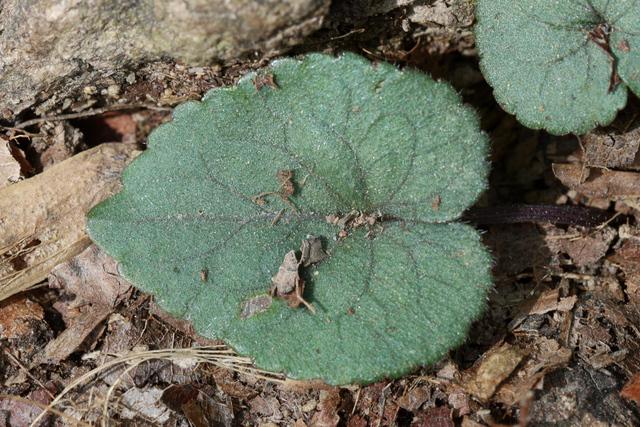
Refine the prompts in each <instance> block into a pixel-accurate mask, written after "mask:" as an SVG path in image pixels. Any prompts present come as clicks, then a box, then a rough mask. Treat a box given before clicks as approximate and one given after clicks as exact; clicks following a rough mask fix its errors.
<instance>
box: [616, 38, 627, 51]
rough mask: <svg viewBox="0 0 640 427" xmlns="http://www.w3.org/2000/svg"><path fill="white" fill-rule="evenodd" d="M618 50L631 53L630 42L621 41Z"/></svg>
mask: <svg viewBox="0 0 640 427" xmlns="http://www.w3.org/2000/svg"><path fill="white" fill-rule="evenodd" d="M618 49H620V50H621V51H623V52H629V41H628V40H627V39H622V40H620V43H618Z"/></svg>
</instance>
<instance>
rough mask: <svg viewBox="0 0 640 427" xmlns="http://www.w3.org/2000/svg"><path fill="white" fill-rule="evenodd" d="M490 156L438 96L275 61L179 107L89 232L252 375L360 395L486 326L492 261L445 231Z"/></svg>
mask: <svg viewBox="0 0 640 427" xmlns="http://www.w3.org/2000/svg"><path fill="white" fill-rule="evenodd" d="M262 85H265V86H264V87H261V86H262ZM257 88H260V89H257ZM486 153H487V137H486V136H485V135H483V134H482V133H481V132H480V131H479V129H478V118H477V116H476V114H475V112H474V111H473V110H472V109H471V108H469V107H466V106H463V105H461V103H460V100H459V97H458V96H457V94H456V93H455V91H454V90H453V89H452V88H451V87H450V86H449V85H447V84H445V83H436V82H434V81H433V80H431V79H430V78H428V77H427V76H425V75H423V74H420V73H416V72H412V71H404V72H403V71H399V70H397V69H396V68H394V67H393V66H391V65H388V64H371V63H370V62H368V61H366V60H365V59H363V58H360V57H358V56H356V55H352V54H347V55H344V56H341V57H339V58H334V57H332V56H327V55H310V56H308V57H307V58H306V59H304V60H302V61H299V60H291V59H287V60H281V61H278V62H276V63H273V64H272V66H271V68H270V70H269V71H268V72H267V73H263V74H262V75H256V74H252V75H249V76H247V77H245V78H244V79H243V80H241V82H240V83H239V84H238V86H237V87H234V88H222V89H215V90H212V91H211V92H209V93H208V94H207V96H206V97H205V98H204V100H203V101H202V102H188V103H186V104H183V105H181V106H179V107H178V108H177V109H176V110H175V112H174V119H173V121H171V122H168V123H166V124H164V125H162V126H160V127H159V128H158V129H157V130H156V131H154V132H153V134H152V135H151V136H150V137H149V148H148V150H147V151H146V152H144V153H143V154H142V155H140V156H139V157H138V158H137V159H136V160H135V161H134V162H133V163H132V164H131V166H129V167H128V168H127V169H126V170H125V172H124V174H123V180H124V184H125V188H124V190H123V191H121V192H120V193H119V194H117V195H116V196H114V197H112V198H111V199H109V200H107V201H105V202H104V203H102V204H100V205H98V206H97V207H95V208H94V209H93V210H92V211H91V213H90V215H89V218H88V220H87V226H88V230H89V233H90V235H91V238H92V239H93V240H94V241H95V242H96V243H98V244H99V245H100V246H101V247H102V248H103V249H105V250H106V251H107V252H108V253H109V254H110V255H111V256H113V257H114V258H115V259H117V260H119V261H120V262H121V272H122V274H123V275H124V276H125V277H126V278H128V279H129V280H131V281H132V282H133V283H134V284H135V285H136V286H138V287H139V288H141V289H142V290H144V291H146V292H150V293H153V294H156V295H157V298H158V302H159V304H160V305H161V306H162V307H163V308H164V309H166V310H167V311H168V312H170V313H172V314H174V315H178V316H182V317H185V318H188V319H191V320H193V322H194V324H195V328H196V330H197V331H198V332H199V333H201V334H203V335H204V336H207V337H218V338H224V339H226V340H227V342H228V343H229V344H230V345H231V346H232V347H234V348H235V349H236V350H237V351H238V352H239V353H241V354H245V355H250V356H251V357H253V358H254V360H255V363H256V364H257V365H258V366H260V367H262V368H265V369H268V370H272V371H285V372H286V373H287V375H289V376H291V377H293V378H299V379H315V378H321V379H324V380H325V381H326V382H327V383H330V384H344V383H349V382H354V381H360V382H370V381H373V380H375V379H377V378H380V377H382V376H384V375H390V376H398V375H401V374H402V373H405V372H407V371H408V370H409V369H411V368H412V367H414V366H416V365H419V364H428V363H432V362H435V361H436V360H438V358H440V357H442V356H443V355H444V354H445V353H446V352H447V351H448V349H449V348H451V347H452V346H455V345H459V344H460V343H461V342H462V341H463V340H464V338H465V335H466V332H467V330H468V328H469V325H470V323H471V321H472V319H474V318H475V317H477V316H478V315H479V314H480V313H481V312H482V309H483V307H484V304H485V297H486V292H487V289H488V288H489V287H490V286H491V277H490V273H489V265H490V256H489V255H488V254H487V252H486V250H485V248H484V247H483V245H482V244H481V243H480V241H479V236H478V233H477V232H476V231H475V230H474V229H473V228H472V227H470V226H468V225H465V224H460V223H448V221H450V220H453V219H455V218H457V217H458V216H459V215H460V214H461V213H462V211H463V210H464V209H465V208H466V207H468V206H469V205H470V204H472V203H473V202H474V201H475V200H476V199H477V198H478V197H479V195H480V194H481V192H482V191H483V189H484V186H485V180H486V174H487V170H488V165H487V163H486V161H485V155H486ZM311 236H313V237H311ZM316 237H318V238H319V240H318V239H317V238H316ZM291 251H295V252H293V253H291ZM301 252H302V253H301ZM325 252H326V256H325ZM272 278H273V279H272ZM296 291H299V292H300V296H299V297H298V294H297V293H296ZM293 307H295V308H293Z"/></svg>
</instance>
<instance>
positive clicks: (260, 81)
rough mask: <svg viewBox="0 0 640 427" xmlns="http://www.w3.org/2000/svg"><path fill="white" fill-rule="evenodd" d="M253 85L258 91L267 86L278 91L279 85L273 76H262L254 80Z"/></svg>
mask: <svg viewBox="0 0 640 427" xmlns="http://www.w3.org/2000/svg"><path fill="white" fill-rule="evenodd" d="M253 85H254V86H255V87H256V90H260V89H262V88H263V87H265V86H269V87H270V88H272V89H278V85H277V84H276V82H275V81H274V80H273V74H260V75H259V76H255V77H254V78H253Z"/></svg>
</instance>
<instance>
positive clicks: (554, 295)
mask: <svg viewBox="0 0 640 427" xmlns="http://www.w3.org/2000/svg"><path fill="white" fill-rule="evenodd" d="M559 297H560V290H559V289H557V288H556V289H550V290H548V291H544V292H543V293H541V294H540V295H539V296H538V297H537V298H531V299H528V300H526V301H524V302H523V303H522V304H521V305H520V310H522V312H523V313H524V314H526V315H528V316H530V315H533V314H545V313H549V312H551V311H563V312H564V311H569V310H571V309H572V308H573V306H574V305H575V303H576V301H577V299H578V297H577V296H575V295H572V296H570V297H566V298H560V299H558V298H559Z"/></svg>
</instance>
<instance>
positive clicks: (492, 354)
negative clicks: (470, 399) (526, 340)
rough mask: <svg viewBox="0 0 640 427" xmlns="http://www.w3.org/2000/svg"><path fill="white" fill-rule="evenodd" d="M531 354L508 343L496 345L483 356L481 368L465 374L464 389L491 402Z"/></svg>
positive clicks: (472, 369) (478, 367) (475, 368)
mask: <svg viewBox="0 0 640 427" xmlns="http://www.w3.org/2000/svg"><path fill="white" fill-rule="evenodd" d="M529 352H530V351H529V350H527V349H523V348H520V347H517V346H513V345H510V344H507V343H505V344H502V345H500V344H497V345H495V346H494V347H492V348H491V349H490V350H489V351H488V352H486V353H485V354H484V355H483V357H482V362H481V363H480V365H479V366H476V367H473V368H471V369H469V370H467V371H465V372H464V373H463V374H464V377H465V379H464V382H463V386H464V388H465V389H466V390H467V391H468V392H469V393H470V394H472V395H474V396H475V397H477V398H478V399H480V400H482V401H487V400H489V398H490V397H491V396H493V394H494V393H495V392H496V390H497V389H498V386H499V385H500V383H502V382H503V381H504V380H505V379H506V378H507V377H509V375H511V373H512V372H513V371H514V370H515V368H516V367H517V366H518V365H519V364H520V362H522V359H524V358H525V356H527V355H528V354H529Z"/></svg>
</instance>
